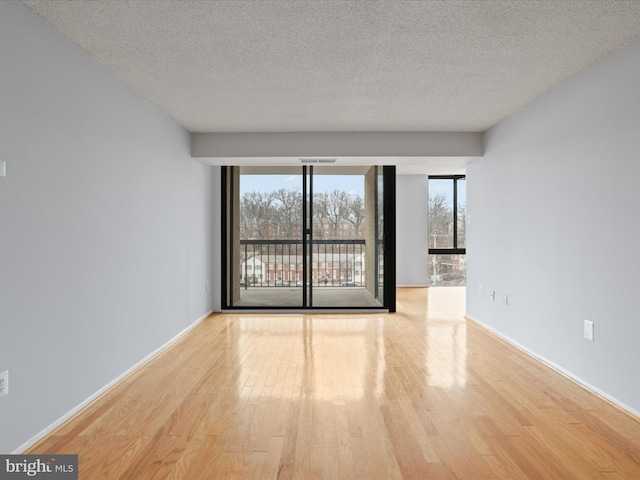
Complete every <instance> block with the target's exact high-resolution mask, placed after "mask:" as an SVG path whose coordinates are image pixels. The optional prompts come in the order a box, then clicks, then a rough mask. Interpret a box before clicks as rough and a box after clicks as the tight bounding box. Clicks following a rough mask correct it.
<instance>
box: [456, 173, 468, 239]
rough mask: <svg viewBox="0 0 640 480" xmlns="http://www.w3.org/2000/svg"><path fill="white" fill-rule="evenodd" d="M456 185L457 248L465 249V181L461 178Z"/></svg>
mask: <svg viewBox="0 0 640 480" xmlns="http://www.w3.org/2000/svg"><path fill="white" fill-rule="evenodd" d="M457 185H458V212H457V213H458V248H466V247H467V230H466V227H467V222H466V219H467V181H466V180H465V179H464V178H461V179H460V180H458V181H457Z"/></svg>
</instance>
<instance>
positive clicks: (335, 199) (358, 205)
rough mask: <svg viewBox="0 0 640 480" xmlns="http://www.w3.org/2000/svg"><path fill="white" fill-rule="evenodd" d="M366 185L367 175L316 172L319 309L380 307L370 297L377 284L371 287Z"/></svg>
mask: <svg viewBox="0 0 640 480" xmlns="http://www.w3.org/2000/svg"><path fill="white" fill-rule="evenodd" d="M372 178H373V177H372ZM365 182H366V180H365V175H364V174H357V173H349V174H345V173H339V170H337V169H336V168H335V167H333V168H323V167H314V169H313V249H312V252H313V257H312V267H311V274H312V286H313V306H314V307H329V306H330V307H373V306H378V304H377V302H376V301H375V298H373V295H372V294H371V293H369V290H371V291H373V285H371V288H369V287H368V285H367V280H368V278H369V276H368V272H367V265H366V261H365V259H366V257H367V252H369V250H368V237H367V235H368V234H367V232H368V231H369V226H368V222H371V220H372V218H373V216H372V214H369V212H368V208H369V207H368V204H367V203H366V202H365V196H366V195H367V193H368V190H369V189H368V188H365ZM365 205H367V206H366V207H365ZM371 240H373V238H372V239H371ZM371 243H372V244H373V243H374V242H373V241H372V242H371ZM371 255H372V258H374V257H373V255H374V253H373V250H372V251H371ZM371 278H373V276H371Z"/></svg>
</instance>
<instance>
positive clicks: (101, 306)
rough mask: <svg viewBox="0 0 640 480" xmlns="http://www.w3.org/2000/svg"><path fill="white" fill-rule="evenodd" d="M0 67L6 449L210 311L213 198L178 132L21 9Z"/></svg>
mask: <svg viewBox="0 0 640 480" xmlns="http://www.w3.org/2000/svg"><path fill="white" fill-rule="evenodd" d="M0 69H1V70H2V74H0V161H6V165H7V177H6V178H0V371H3V370H7V369H8V370H9V372H10V395H9V396H8V397H5V398H2V399H0V452H3V453H7V452H11V451H14V450H15V449H17V448H19V447H20V446H21V445H23V444H24V443H25V442H28V441H29V440H30V439H31V438H32V437H33V436H34V435H37V434H38V433H39V432H40V431H42V430H43V429H44V428H47V427H48V426H49V425H51V424H52V423H53V422H55V421H56V420H57V419H59V418H60V417H61V416H63V415H65V414H66V413H67V412H68V411H69V410H71V409H73V408H74V407H76V406H77V405H79V404H80V403H81V402H83V401H84V400H85V399H87V398H88V397H90V396H91V395H92V394H94V393H95V392H96V391H98V390H99V389H100V388H102V387H103V386H105V385H106V384H108V383H109V382H110V381H112V380H113V379H114V378H116V377H118V376H119V375H120V374H121V373H123V372H124V371H126V370H127V369H129V368H130V367H131V366H132V365H134V364H136V363H137V362H138V361H140V360H141V359H143V358H144V357H145V356H147V355H148V354H149V353H151V352H152V351H154V350H155V349H156V348H158V347H159V346H161V345H163V344H164V343H165V342H166V341H168V340H169V339H171V338H173V337H174V336H175V335H176V334H178V333H179V332H181V331H182V330H184V329H185V328H187V327H188V326H189V325H190V324H192V323H193V322H194V321H195V320H196V319H198V318H199V317H201V316H202V315H204V314H206V313H207V312H208V311H210V310H211V309H212V308H213V303H212V298H213V297H212V295H211V293H212V292H213V291H215V290H216V289H218V288H219V286H218V285H214V284H213V278H212V277H213V268H212V255H213V253H212V251H211V246H212V245H213V243H214V241H217V237H215V238H214V230H215V229H214V224H213V222H214V218H213V216H212V207H213V204H214V202H217V201H218V198H217V196H218V194H217V192H216V187H215V186H214V181H215V178H216V172H215V171H214V170H213V169H211V168H210V167H205V166H203V165H201V164H199V163H198V162H196V161H194V160H192V159H191V158H190V154H189V134H188V133H187V132H186V131H184V130H183V129H182V128H181V127H179V126H178V125H177V124H176V123H175V122H173V121H172V120H171V119H169V118H168V117H166V116H165V115H164V114H162V113H161V112H160V111H159V110H158V109H157V108H156V107H155V106H153V105H152V104H150V103H149V102H148V101H147V100H145V99H144V98H143V97H141V96H140V95H139V94H138V93H136V92H135V91H133V90H132V89H131V88H130V87H129V86H128V85H127V84H125V83H123V82H122V81H120V80H119V79H117V78H116V77H115V76H114V75H112V74H111V73H110V72H109V71H107V70H106V69H105V68H104V67H103V66H102V65H100V64H99V63H98V62H97V61H95V60H94V59H92V58H91V57H89V56H88V55H87V54H86V53H85V52H84V51H83V50H81V49H80V48H79V47H77V46H76V45H75V44H73V43H72V42H70V41H69V40H67V39H66V38H65V37H63V36H62V35H61V34H60V33H58V32H57V31H56V30H54V29H53V28H52V27H51V26H49V25H48V24H47V23H46V22H45V21H44V20H42V19H41V18H40V17H39V16H37V15H36V14H34V13H33V12H32V11H31V10H30V9H29V8H28V7H26V6H25V5H23V4H22V3H20V2H13V1H12V2H0ZM206 281H209V282H210V288H211V290H210V292H206V290H205V282H206Z"/></svg>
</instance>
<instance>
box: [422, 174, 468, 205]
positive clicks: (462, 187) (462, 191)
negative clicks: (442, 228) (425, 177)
mask: <svg viewBox="0 0 640 480" xmlns="http://www.w3.org/2000/svg"><path fill="white" fill-rule="evenodd" d="M466 186H467V182H466V180H465V181H458V205H461V204H462V205H466V203H467V189H466ZM439 193H442V194H444V195H446V197H447V200H449V202H451V203H453V180H439V179H438V180H435V179H434V180H429V196H434V195H437V194H439Z"/></svg>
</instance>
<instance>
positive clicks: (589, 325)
mask: <svg viewBox="0 0 640 480" xmlns="http://www.w3.org/2000/svg"><path fill="white" fill-rule="evenodd" d="M584 338H586V339H587V340H590V341H592V342H593V322H592V321H590V320H585V321H584Z"/></svg>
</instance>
